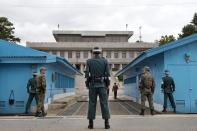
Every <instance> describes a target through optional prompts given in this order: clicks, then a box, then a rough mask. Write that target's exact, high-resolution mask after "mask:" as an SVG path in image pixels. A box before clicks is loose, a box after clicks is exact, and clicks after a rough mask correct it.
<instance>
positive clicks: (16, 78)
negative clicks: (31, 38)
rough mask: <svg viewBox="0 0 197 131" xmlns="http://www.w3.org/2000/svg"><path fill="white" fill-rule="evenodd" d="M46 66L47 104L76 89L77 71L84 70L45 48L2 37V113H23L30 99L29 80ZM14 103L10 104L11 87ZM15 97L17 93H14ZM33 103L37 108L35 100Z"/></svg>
mask: <svg viewBox="0 0 197 131" xmlns="http://www.w3.org/2000/svg"><path fill="white" fill-rule="evenodd" d="M42 66H44V67H46V68H47V72H46V81H47V91H46V98H45V106H46V109H47V106H48V104H49V103H50V102H51V101H52V100H54V99H56V98H58V97H59V96H63V94H64V95H66V94H68V93H70V92H73V93H74V87H75V75H77V74H81V73H80V72H79V71H78V70H77V69H76V68H74V67H73V66H72V65H71V64H70V63H69V62H68V61H67V60H65V59H64V58H61V57H57V56H55V55H50V54H48V53H45V52H41V51H37V50H34V49H31V48H26V47H23V46H20V45H17V44H15V43H12V42H7V41H4V40H0V113H23V112H24V111H25V105H26V102H27V99H28V94H27V89H26V84H27V82H28V79H29V78H31V77H32V73H33V72H35V71H36V72H38V73H39V70H40V67H42ZM12 90H13V92H14V100H15V102H14V104H13V105H10V104H9V96H10V94H11V91H12ZM12 98H13V95H12ZM33 105H34V106H33V107H32V108H33V109H34V107H35V102H34V104H33Z"/></svg>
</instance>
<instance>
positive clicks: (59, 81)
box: [55, 73, 74, 88]
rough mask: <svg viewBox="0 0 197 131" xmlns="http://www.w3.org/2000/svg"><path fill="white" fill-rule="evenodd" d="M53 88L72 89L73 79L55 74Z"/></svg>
mask: <svg viewBox="0 0 197 131" xmlns="http://www.w3.org/2000/svg"><path fill="white" fill-rule="evenodd" d="M55 87H56V88H74V78H71V77H68V76H65V75H63V74H60V73H56V80H55Z"/></svg>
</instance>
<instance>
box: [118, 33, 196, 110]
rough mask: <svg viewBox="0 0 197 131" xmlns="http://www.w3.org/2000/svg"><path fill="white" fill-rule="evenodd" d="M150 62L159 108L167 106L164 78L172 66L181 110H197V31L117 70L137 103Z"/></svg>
mask: <svg viewBox="0 0 197 131" xmlns="http://www.w3.org/2000/svg"><path fill="white" fill-rule="evenodd" d="M146 65H147V66H149V67H150V68H151V73H152V74H153V76H154V78H155V81H156V90H155V94H154V103H155V107H156V109H157V110H161V109H162V107H163V106H162V105H163V93H162V92H161V81H162V77H163V72H164V70H165V69H168V70H169V71H170V73H171V76H172V77H173V78H174V80H175V84H176V91H175V93H174V97H175V102H176V105H177V111H178V112H183V113H197V34H194V35H191V36H189V37H186V38H183V39H180V40H177V41H174V42H171V43H169V44H167V45H164V46H161V47H158V48H153V49H150V50H147V51H145V52H143V53H142V54H140V55H139V56H138V57H137V58H136V59H135V60H133V61H132V62H131V63H129V64H128V65H127V66H126V67H124V68H123V69H122V70H120V71H118V72H117V74H116V76H119V75H122V74H123V76H124V87H125V93H126V95H129V96H131V97H132V98H133V99H134V100H135V101H137V102H139V100H140V94H139V90H138V81H139V78H140V75H141V73H142V69H143V67H144V66H146ZM168 103H169V102H168Z"/></svg>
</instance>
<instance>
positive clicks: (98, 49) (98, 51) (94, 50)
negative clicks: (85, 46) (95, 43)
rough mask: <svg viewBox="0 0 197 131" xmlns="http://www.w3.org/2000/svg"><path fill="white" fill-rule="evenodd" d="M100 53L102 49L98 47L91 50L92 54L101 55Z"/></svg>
mask: <svg viewBox="0 0 197 131" xmlns="http://www.w3.org/2000/svg"><path fill="white" fill-rule="evenodd" d="M101 52H102V49H101V48H99V47H94V48H93V49H92V53H94V54H101Z"/></svg>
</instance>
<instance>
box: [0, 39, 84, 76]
mask: <svg viewBox="0 0 197 131" xmlns="http://www.w3.org/2000/svg"><path fill="white" fill-rule="evenodd" d="M53 62H57V63H60V64H63V66H65V67H67V68H69V69H71V71H74V72H75V73H77V74H80V75H81V74H82V73H81V72H80V71H79V70H77V69H76V68H75V67H73V66H72V65H71V64H70V63H69V62H68V61H67V60H66V59H64V58H62V57H58V56H56V55H51V54H49V53H46V52H42V51H38V50H34V49H32V48H28V47H23V46H21V45H18V44H16V43H14V42H8V41H5V40H0V63H53Z"/></svg>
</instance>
